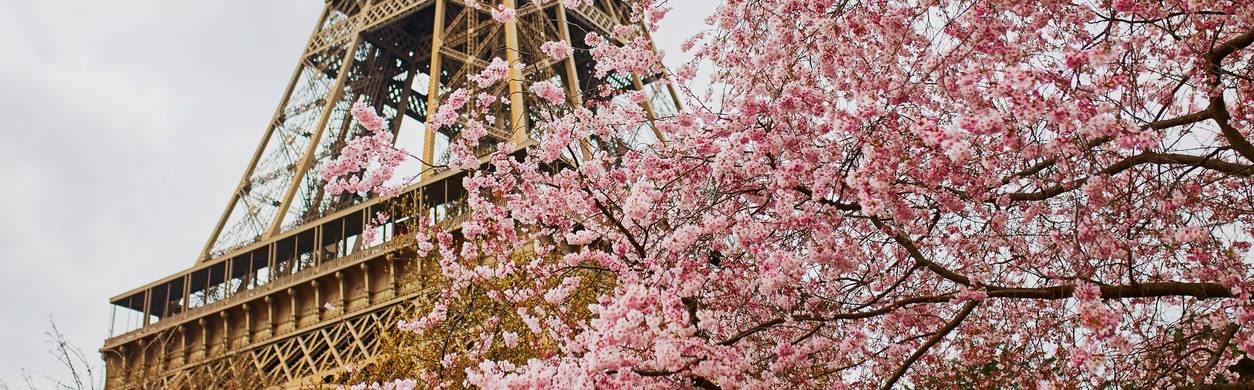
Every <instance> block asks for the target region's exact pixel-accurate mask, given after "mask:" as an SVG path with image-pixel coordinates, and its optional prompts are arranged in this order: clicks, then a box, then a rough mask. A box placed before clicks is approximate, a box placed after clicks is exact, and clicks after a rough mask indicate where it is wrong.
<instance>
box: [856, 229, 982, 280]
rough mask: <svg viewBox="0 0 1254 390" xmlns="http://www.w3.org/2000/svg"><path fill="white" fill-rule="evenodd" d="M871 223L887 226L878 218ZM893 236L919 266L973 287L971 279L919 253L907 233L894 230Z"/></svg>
mask: <svg viewBox="0 0 1254 390" xmlns="http://www.w3.org/2000/svg"><path fill="white" fill-rule="evenodd" d="M871 223H873V224H875V227H876V228H879V229H881V230H883V229H884V228H885V227H886V226H887V225H885V224H884V222H883V221H881V220H880V219H879V218H878V217H871ZM892 236H893V241H897V244H899V245H901V246H902V247H903V248H906V252H907V253H909V254H910V257H911V258H913V259H914V261H915V262H916V263H918V264H919V265H922V266H924V267H926V268H927V269H928V270H930V271H932V272H935V273H936V274H937V275H940V276H941V277H943V278H945V279H949V280H950V281H952V282H954V283H958V284H961V285H963V286H970V285H971V279H968V278H967V277H966V276H962V275H961V274H959V273H957V272H954V271H952V270H950V269H948V268H945V267H944V266H942V265H940V264H937V263H936V262H933V261H931V260H928V259H927V257H925V256H923V252H921V251H919V247H917V246H915V245H914V241H911V240H910V238H909V237H906V234H905V233H902V232H899V231H895V230H894V231H893V232H892Z"/></svg>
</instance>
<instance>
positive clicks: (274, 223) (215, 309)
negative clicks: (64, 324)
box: [100, 0, 679, 388]
mask: <svg viewBox="0 0 1254 390" xmlns="http://www.w3.org/2000/svg"><path fill="white" fill-rule="evenodd" d="M476 3H477V4H476ZM585 3H586V4H584V5H582V6H579V7H571V8H568V7H566V6H564V5H563V2H562V1H560V0H549V1H534V0H494V1H492V2H488V3H486V4H485V3H484V2H483V1H479V2H476V1H459V0H328V1H327V2H326V6H325V9H324V10H323V12H322V15H321V17H320V18H319V19H318V21H317V24H315V28H314V31H313V33H312V34H311V35H310V37H309V40H308V42H307V43H306V45H305V50H304V52H303V53H302V55H301V57H300V60H299V62H298V64H297V66H296V69H295V71H294V72H293V73H292V76H291V79H290V81H289V82H288V85H287V90H286V91H285V93H284V94H283V98H282V99H281V101H280V102H279V106H278V109H276V110H275V113H274V116H273V118H272V119H271V121H270V122H269V123H268V124H267V125H266V128H265V135H264V136H262V139H261V143H260V144H259V145H257V148H256V151H255V152H254V154H253V156H252V159H251V160H250V161H249V162H248V166H247V168H246V169H245V171H244V175H243V177H242V178H241V179H240V182H239V184H238V185H237V186H236V188H235V189H234V191H233V192H232V193H231V197H230V201H229V202H228V203H227V207H226V210H225V211H224V212H223V213H222V217H221V218H220V219H219V221H218V223H217V225H216V226H215V227H214V228H213V231H212V234H211V235H210V238H209V240H208V242H207V243H206V244H205V246H204V248H203V249H202V250H201V251H200V254H199V256H198V258H197V260H196V261H195V263H194V264H193V265H192V266H191V267H189V268H187V269H185V270H183V271H180V272H177V273H175V274H173V275H169V276H166V277H163V278H160V279H158V280H156V281H154V282H152V283H149V284H147V285H144V286H142V287H138V288H135V289H133V290H130V291H127V292H125V293H122V294H119V295H117V296H114V297H113V298H111V299H110V300H109V303H110V304H111V305H112V309H113V311H112V318H111V323H110V329H109V338H108V339H107V340H106V341H105V344H104V346H103V347H102V348H101V349H100V352H101V353H102V355H103V357H104V360H105V362H106V387H107V388H152V387H161V388H189V387H196V386H197V385H203V384H204V383H205V382H203V380H204V378H214V377H215V376H221V375H225V374H228V373H233V372H240V371H249V372H252V373H254V374H255V375H257V376H258V377H257V380H258V381H260V383H264V384H266V385H268V386H272V387H278V388H301V387H310V386H318V385H320V384H325V383H329V382H330V381H332V380H333V379H332V378H334V377H335V375H337V374H338V373H340V372H341V370H343V369H344V367H345V366H346V365H348V364H351V363H353V362H358V361H364V360H369V359H370V358H371V357H372V356H375V354H376V353H378V350H379V339H380V337H379V332H380V331H381V330H382V329H387V328H389V327H393V326H395V324H396V322H397V320H398V319H401V318H402V316H403V315H404V314H405V313H406V312H407V309H408V307H409V306H408V305H412V302H413V301H414V300H415V299H418V298H420V297H423V296H425V294H424V292H426V291H429V290H430V289H431V287H430V286H423V285H421V283H419V282H418V279H417V278H416V277H414V275H412V273H413V272H410V271H408V268H405V267H404V266H403V264H401V263H403V262H405V257H404V256H401V255H399V254H400V251H402V250H403V249H404V248H403V247H404V245H403V240H397V238H398V237H402V236H404V233H405V232H406V231H407V228H408V226H409V223H412V222H413V221H415V220H417V217H419V216H420V215H422V214H425V217H426V218H427V219H428V220H430V221H433V223H434V224H436V225H437V226H440V227H443V228H445V229H448V230H456V229H457V228H458V227H459V226H460V223H461V221H462V220H463V219H464V217H465V213H466V211H467V207H466V205H465V202H464V200H463V189H462V187H461V184H460V183H461V178H462V177H463V176H464V175H465V173H464V172H460V171H457V170H454V169H445V170H421V173H420V174H418V173H416V172H418V171H419V170H418V169H414V172H415V175H414V179H413V180H411V181H409V182H407V183H408V184H407V185H406V186H405V187H404V188H403V189H402V190H401V192H400V195H397V196H394V197H390V198H383V197H374V196H366V197H363V196H352V195H338V196H332V195H331V194H328V193H326V192H324V187H325V182H324V181H322V180H321V179H320V175H319V172H320V169H321V167H322V166H323V164H324V162H326V161H330V160H333V159H335V158H336V157H337V156H338V152H339V151H340V149H341V148H342V147H343V146H344V145H345V143H346V142H347V141H349V140H351V139H353V138H354V137H356V136H359V135H361V134H362V130H360V126H357V125H356V124H355V121H354V120H353V118H352V116H351V115H350V113H349V109H350V106H351V105H352V104H353V103H354V102H365V103H367V104H369V105H370V106H372V107H374V109H375V110H377V111H378V112H380V113H381V114H382V115H383V116H384V117H386V118H391V119H389V121H390V122H389V125H390V130H391V131H392V132H393V134H394V135H395V136H396V139H397V142H401V143H405V142H408V143H410V144H413V145H420V146H415V147H414V148H412V149H410V150H414V153H418V151H417V150H418V149H420V150H421V156H422V159H423V161H428V162H430V161H436V162H441V161H447V159H448V155H447V145H448V144H449V142H450V139H455V137H456V126H446V127H445V128H442V129H441V130H440V131H432V130H429V129H427V128H426V126H424V123H425V122H426V118H427V113H428V108H429V107H436V106H438V105H439V103H440V101H441V99H444V98H445V97H446V96H447V95H448V94H449V93H452V92H453V91H455V90H457V89H458V88H461V87H463V86H466V85H468V84H467V83H468V82H469V81H468V78H467V76H468V75H473V74H476V73H478V72H479V71H481V70H482V69H484V68H485V67H487V66H488V64H489V63H490V62H491V61H492V59H493V58H502V59H505V60H507V61H508V62H509V63H511V64H516V63H520V62H521V63H522V64H524V65H525V66H524V67H522V68H521V69H515V68H514V67H511V70H510V75H509V77H508V80H507V81H506V82H503V83H498V86H497V87H495V88H496V90H495V91H491V92H494V94H495V95H496V96H505V95H506V94H508V96H509V97H510V98H509V100H508V101H507V104H501V105H500V106H501V107H502V108H501V109H499V110H498V111H499V112H496V113H494V114H493V115H496V116H497V117H498V119H499V120H497V121H496V123H497V125H496V126H497V127H495V128H491V129H490V131H489V138H490V139H491V140H490V141H488V142H486V145H487V147H486V148H484V149H485V150H491V149H492V147H491V144H492V143H493V140H494V142H504V141H512V142H514V143H515V144H518V145H523V146H526V145H529V144H533V143H534V141H533V139H534V138H535V134H533V133H532V130H531V129H530V127H531V125H532V123H531V116H529V115H528V111H527V107H528V106H532V105H533V104H534V103H537V101H534V100H532V99H534V97H532V96H528V94H525V93H523V91H525V90H526V88H527V86H528V84H529V83H531V82H536V81H544V80H560V82H562V85H564V86H565V87H566V88H567V96H569V98H570V100H571V102H570V103H572V104H576V105H579V104H588V103H589V102H584V101H583V99H584V97H587V99H593V98H598V99H607V98H606V97H605V96H606V94H604V93H599V91H606V90H607V88H609V89H608V90H611V91H628V90H639V91H644V92H645V93H646V97H647V99H646V101H645V103H644V106H645V107H644V109H645V111H646V113H647V114H648V115H650V116H651V117H654V116H657V115H667V114H669V113H673V112H675V110H677V108H678V107H679V105H678V97H677V96H676V95H675V91H674V90H673V89H670V86H669V84H667V83H665V82H663V80H662V79H661V76H660V75H655V76H652V77H644V78H641V77H639V76H630V77H617V78H616V77H609V78H605V79H598V78H596V77H593V74H594V73H595V70H594V69H593V65H592V59H591V57H590V55H589V54H588V52H587V50H586V49H588V47H587V46H586V45H585V44H584V37H585V35H586V34H589V33H593V32H595V33H598V34H600V35H601V36H605V37H609V36H612V34H610V32H611V31H613V29H614V27H615V26H617V25H620V24H631V23H632V22H630V21H629V17H628V14H629V12H630V6H629V5H628V4H626V3H625V2H622V1H619V0H593V1H586V2H585ZM496 6H504V7H509V8H513V9H515V10H516V14H517V16H516V17H515V18H513V20H510V21H507V22H504V23H501V22H497V21H495V20H493V19H492V15H491V13H490V11H491V9H493V8H494V7H496ZM646 34H647V32H646ZM556 40H564V41H567V42H569V43H570V44H571V45H572V46H573V47H574V49H575V50H574V54H573V55H571V56H569V57H567V58H564V59H560V60H554V59H551V58H549V57H547V56H545V55H543V54H542V52H541V50H540V46H541V44H543V43H544V42H547V41H556ZM610 96H611V98H612V94H610ZM515 124H518V125H515ZM450 127H452V128H450ZM407 145H408V144H407ZM402 204H404V205H408V206H407V208H406V210H417V211H413V214H417V215H413V214H411V215H399V216H398V215H396V214H392V215H393V218H392V221H391V222H389V223H386V224H383V225H381V226H378V227H376V228H375V229H378V230H377V231H378V232H379V234H378V237H379V238H378V239H377V240H375V241H374V242H364V241H363V240H362V237H363V232H364V231H365V229H367V225H368V223H369V222H370V221H369V220H370V218H371V216H372V215H375V213H376V212H379V211H395V210H399V209H400V205H402ZM328 304H329V305H328ZM327 307H333V308H334V309H328V308H327Z"/></svg>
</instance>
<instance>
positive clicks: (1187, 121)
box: [1001, 110, 1210, 185]
mask: <svg viewBox="0 0 1254 390" xmlns="http://www.w3.org/2000/svg"><path fill="white" fill-rule="evenodd" d="M1207 119H1210V110H1201V111H1198V112H1194V113H1191V114H1185V115H1181V116H1178V117H1175V118H1171V119H1163V120H1157V121H1153V122H1150V123H1146V124H1145V125H1143V126H1141V130H1147V129H1154V130H1163V129H1169V128H1172V127H1176V126H1185V125H1191V124H1194V123H1197V122H1201V121H1204V120H1207ZM1114 139H1115V138H1114V137H1109V136H1107V137H1098V138H1094V139H1093V140H1090V141H1089V142H1086V143H1085V144H1084V145H1083V147H1082V148H1081V149H1082V150H1088V149H1091V148H1095V147H1097V146H1099V145H1101V144H1104V143H1107V142H1110V141H1111V140H1114ZM1057 163H1058V159H1057V158H1053V159H1049V160H1045V161H1041V162H1038V163H1036V164H1033V165H1032V166H1030V167H1028V168H1026V169H1024V170H1022V171H1019V172H1016V173H1014V174H1012V175H1010V176H1007V177H1006V178H1004V179H1002V180H1001V184H1002V185H1006V184H1010V182H1011V181H1013V180H1014V179H1017V178H1022V177H1027V176H1029V175H1033V174H1036V173H1038V172H1040V171H1043V170H1045V169H1046V168H1049V167H1052V166H1054V164H1057Z"/></svg>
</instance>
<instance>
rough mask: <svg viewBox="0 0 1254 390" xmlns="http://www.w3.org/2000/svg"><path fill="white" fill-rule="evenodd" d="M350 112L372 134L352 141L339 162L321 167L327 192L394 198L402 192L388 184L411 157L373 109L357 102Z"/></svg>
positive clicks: (320, 171)
mask: <svg viewBox="0 0 1254 390" xmlns="http://www.w3.org/2000/svg"><path fill="white" fill-rule="evenodd" d="M350 112H351V113H352V115H353V118H354V119H356V120H357V123H359V124H361V125H362V127H364V128H365V129H366V131H368V132H369V133H368V134H366V135H363V136H358V137H354V138H353V139H351V140H349V141H348V143H347V144H346V145H344V147H343V149H340V154H339V156H338V157H337V158H336V159H335V160H332V161H329V162H327V163H326V164H325V165H323V166H322V167H321V169H320V170H319V174H320V175H321V179H322V180H323V181H324V182H326V189H327V192H328V193H330V194H331V195H337V194H341V193H346V192H347V193H358V194H366V193H369V192H370V191H378V192H379V193H380V194H382V195H384V196H392V195H394V194H395V193H396V191H397V190H398V189H397V188H395V187H391V186H386V185H385V183H387V182H388V180H390V179H391V178H392V176H393V172H394V170H395V169H396V167H397V166H399V165H400V164H402V163H403V162H405V160H406V158H408V156H409V154H408V153H407V152H406V151H405V150H404V149H401V148H398V147H396V146H395V145H393V135H392V133H391V131H389V130H388V128H387V123H386V122H387V121H386V120H385V119H383V118H382V117H380V116H379V115H378V114H377V113H376V112H375V111H374V109H372V108H370V106H367V105H366V104H365V103H362V102H356V103H353V107H352V109H351V111H350Z"/></svg>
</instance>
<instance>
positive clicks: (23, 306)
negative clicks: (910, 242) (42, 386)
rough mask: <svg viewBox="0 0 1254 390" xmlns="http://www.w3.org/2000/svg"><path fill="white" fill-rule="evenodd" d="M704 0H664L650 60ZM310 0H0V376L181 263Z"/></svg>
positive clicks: (671, 48)
mask: <svg viewBox="0 0 1254 390" xmlns="http://www.w3.org/2000/svg"><path fill="white" fill-rule="evenodd" d="M714 2H715V1H714V0H682V1H672V2H671V3H672V6H673V7H675V10H674V11H672V12H671V13H670V15H669V17H668V19H667V21H666V23H665V24H664V27H663V30H662V31H661V32H660V33H659V34H657V35H655V38H656V39H657V40H658V45H659V47H660V48H661V49H662V50H664V51H666V52H667V53H668V55H667V61H666V62H667V63H670V64H675V63H678V62H680V61H683V60H684V58H685V57H683V56H682V53H680V51H679V49H678V47H679V44H680V42H681V41H682V40H683V39H686V38H687V37H689V36H691V35H692V34H693V33H695V32H696V31H698V30H699V29H701V28H703V27H704V23H703V22H702V19H703V18H704V16H705V15H707V14H708V13H709V12H710V10H711V9H712V7H713V3H714ZM322 4H323V2H322V1H315V0H265V1H256V0H231V1H217V0H215V1H169V0H167V1H139V0H120V1H108V2H104V1H89V0H73V1H71V0H57V1H36V2H32V1H17V0H0V313H2V314H0V318H2V319H3V322H2V323H0V380H3V381H4V382H6V383H8V384H9V385H10V386H15V387H23V386H21V384H22V381H21V379H20V375H21V372H22V369H23V368H25V369H26V370H28V371H30V372H31V373H32V374H33V375H34V376H36V377H38V376H40V374H47V375H50V376H52V377H57V378H63V377H64V371H63V370H61V369H60V368H59V367H58V365H57V364H56V361H55V360H54V359H53V357H52V356H50V355H49V354H48V353H47V352H46V350H47V345H46V344H45V342H44V340H45V337H44V332H45V331H47V330H48V329H49V326H48V321H49V318H52V319H55V320H56V322H57V325H58V326H59V327H60V328H61V329H62V331H63V332H64V333H65V334H66V335H67V336H68V337H69V338H70V340H71V341H73V342H75V343H76V344H78V345H79V346H80V347H82V348H83V349H84V350H85V351H86V352H87V353H88V354H89V356H91V357H98V356H99V354H98V353H96V349H98V348H99V347H100V346H101V345H102V344H103V342H104V338H105V335H106V333H107V331H108V315H109V306H108V303H107V301H108V298H109V297H111V296H113V295H116V294H119V293H122V292H124V291H127V290H129V289H131V288H134V287H139V286H141V285H143V284H146V283H148V282H150V281H152V280H156V279H158V278H160V277H163V276H166V275H169V274H172V273H174V272H177V271H179V270H182V269H184V268H187V267H189V266H191V265H192V264H193V263H194V261H195V257H196V255H197V254H198V253H199V251H200V249H201V246H202V245H204V242H205V240H206V239H207V238H208V235H209V232H210V230H211V229H212V228H213V224H214V223H215V222H216V221H217V218H218V216H219V214H220V213H221V212H222V209H223V207H225V206H226V201H227V200H228V196H229V194H230V192H231V190H232V189H233V188H234V186H235V184H236V183H237V182H238V180H239V178H240V175H241V174H242V173H243V169H244V167H245V165H246V163H247V162H248V158H249V157H250V155H251V153H252V151H253V148H254V147H255V146H256V144H257V142H258V141H259V139H260V137H261V135H262V132H263V131H264V125H265V124H266V122H267V121H269V120H270V117H271V115H272V114H273V113H274V109H275V106H276V105H277V104H278V101H279V98H280V96H279V94H280V93H282V92H283V89H284V87H285V83H286V82H287V81H288V77H289V76H290V75H291V72H292V70H293V69H294V67H295V66H296V61H297V59H298V57H299V55H300V52H301V49H302V46H303V45H304V43H305V40H306V39H307V38H308V35H309V33H310V31H311V30H312V27H313V24H314V22H315V19H316V18H317V17H318V13H319V11H320V10H321V7H322Z"/></svg>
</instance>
